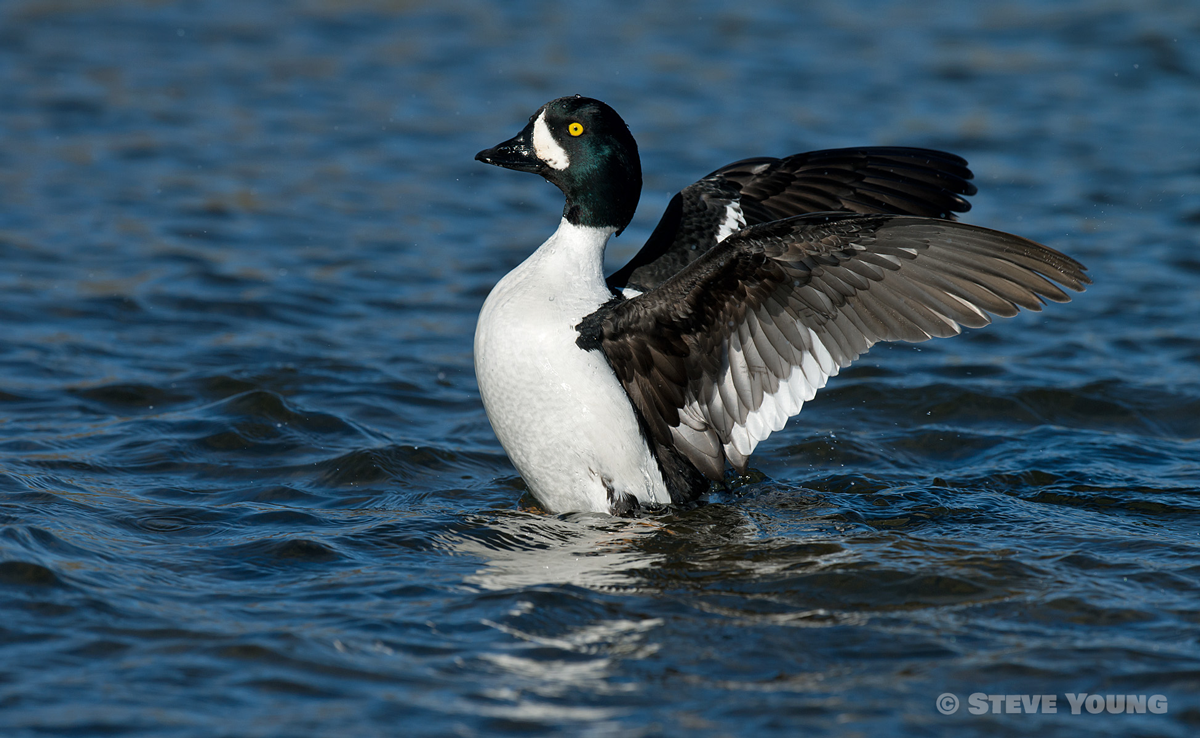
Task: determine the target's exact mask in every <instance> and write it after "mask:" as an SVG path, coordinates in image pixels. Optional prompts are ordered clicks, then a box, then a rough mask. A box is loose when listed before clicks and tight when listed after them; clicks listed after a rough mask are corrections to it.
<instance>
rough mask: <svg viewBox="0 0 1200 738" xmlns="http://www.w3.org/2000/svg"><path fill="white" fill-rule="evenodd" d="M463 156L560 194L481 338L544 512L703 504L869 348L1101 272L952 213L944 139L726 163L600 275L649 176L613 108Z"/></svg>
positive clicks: (507, 425) (477, 347) (959, 199)
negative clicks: (533, 177)
mask: <svg viewBox="0 0 1200 738" xmlns="http://www.w3.org/2000/svg"><path fill="white" fill-rule="evenodd" d="M475 158H476V160H478V161H480V162H483V163H485V164H490V165H494V166H497V167H502V168H505V169H511V170H515V171H518V172H529V173H533V174H537V175H540V176H541V177H543V178H544V179H546V180H547V181H548V182H550V183H551V184H553V185H555V186H557V187H558V189H560V190H561V191H562V194H563V196H564V207H563V212H562V218H561V220H560V221H559V224H558V227H557V229H556V230H555V231H554V233H553V234H552V235H550V237H549V238H548V239H547V240H546V241H545V243H543V244H542V245H541V246H539V247H538V248H537V249H536V250H535V251H533V253H532V254H531V255H530V256H529V257H528V258H527V259H525V260H524V261H523V262H522V263H521V264H520V265H519V266H517V267H516V268H515V269H513V270H512V271H511V272H509V273H508V274H507V275H506V276H504V277H503V278H502V279H500V281H499V282H498V283H497V284H496V285H495V287H494V288H493V289H492V290H491V292H490V293H489V294H488V297H487V299H486V300H485V301H484V303H483V306H482V308H481V310H480V314H479V320H478V323H477V326H476V331H475V340H474V363H475V373H476V378H477V380H478V386H479V393H480V397H481V399H482V402H483V406H484V410H485V412H486V414H487V417H488V420H489V421H490V423H491V425H492V428H493V430H494V431H495V434H496V437H497V438H498V440H499V441H500V444H501V446H502V447H503V448H504V451H505V453H507V455H508V457H509V459H510V460H511V461H512V464H513V466H514V467H515V469H516V470H517V472H518V473H519V474H520V475H521V477H522V478H523V479H524V481H525V484H526V486H527V488H528V490H529V492H530V493H532V495H533V497H534V499H535V500H536V501H537V503H538V506H540V507H541V508H543V509H544V510H545V511H546V512H548V513H552V514H558V513H574V512H584V513H587V512H590V513H602V514H607V515H613V516H632V515H637V514H639V512H640V511H643V510H647V511H649V510H660V509H663V508H669V507H676V508H686V507H688V506H694V505H696V504H700V503H701V502H702V501H703V500H704V499H705V498H707V496H708V495H709V494H710V493H711V492H712V491H713V490H714V489H716V488H718V487H719V486H720V485H722V484H724V483H725V481H726V480H727V476H728V475H731V474H737V475H745V474H746V473H747V472H748V464H749V460H750V456H751V454H752V453H753V452H754V450H755V448H756V447H757V446H758V444H760V443H762V442H763V441H764V440H765V439H766V438H767V437H768V436H770V435H771V433H773V432H775V431H778V430H780V429H782V428H783V427H784V425H785V423H787V421H788V420H789V419H790V418H791V417H793V416H795V415H796V414H798V413H799V412H800V410H801V407H802V406H803V405H804V403H805V402H808V401H810V400H812V399H813V397H814V396H815V394H816V393H817V391H818V390H820V389H821V388H822V387H824V386H825V384H826V383H827V382H828V381H829V379H830V378H831V377H833V376H835V375H837V374H838V372H839V371H840V370H841V369H844V368H845V367H846V366H848V365H849V364H850V363H851V362H852V361H854V360H855V359H856V358H858V357H859V356H861V355H862V354H863V353H864V352H866V351H867V350H868V349H869V348H870V347H871V346H872V345H874V344H876V343H879V342H881V341H908V342H917V341H925V340H928V339H930V338H937V337H948V336H954V335H957V334H959V333H961V332H962V330H963V329H964V328H980V327H983V326H985V325H987V324H988V323H989V322H990V321H991V318H992V316H1000V317H1011V316H1013V315H1016V314H1017V312H1018V311H1019V310H1020V309H1021V308H1025V309H1027V310H1040V309H1041V308H1042V307H1043V305H1044V304H1045V303H1046V302H1047V301H1050V302H1059V303H1062V302H1068V301H1069V300H1070V297H1069V295H1068V294H1067V292H1066V291H1064V288H1065V289H1069V290H1072V291H1076V292H1081V291H1083V290H1084V288H1085V286H1086V285H1087V284H1090V283H1091V280H1090V279H1089V278H1088V276H1087V275H1086V273H1085V272H1086V267H1084V266H1083V265H1082V264H1081V263H1079V262H1078V261H1076V260H1074V259H1072V258H1071V257H1069V256H1066V255H1064V254H1062V253H1060V252H1058V251H1055V250H1054V249H1051V248H1049V247H1047V246H1043V245H1041V244H1039V243H1035V242H1034V241H1030V240H1028V239H1026V238H1022V237H1020V236H1016V235H1011V234H1008V233H1004V232H1000V231H996V230H991V229H988V228H983V227H980V226H975V225H969V224H966V223H963V222H961V221H959V220H957V218H956V213H963V212H966V211H967V210H969V208H970V204H969V203H968V201H967V200H966V197H969V196H971V195H974V194H975V193H976V188H975V187H974V185H972V184H971V183H970V181H969V180H970V179H972V177H973V174H972V172H971V171H970V169H969V168H968V167H967V162H966V161H965V160H964V159H962V158H961V157H958V156H955V155H954V154H949V153H946V152H941V151H935V150H931V149H921V148H910V147H894V146H885V147H859V148H844V149H830V150H822V151H814V152H808V153H801V154H795V155H792V156H787V157H783V158H771V157H758V158H750V159H744V160H741V161H738V162H735V163H733V164H729V165H727V166H724V167H721V168H720V169H717V170H716V171H714V172H712V173H711V174H709V175H707V176H705V177H703V178H701V179H700V180H698V181H696V182H695V183H693V184H691V185H689V186H687V187H686V188H684V189H683V190H681V191H680V192H679V193H678V194H676V195H675V196H674V197H673V198H672V199H671V201H670V203H669V204H668V206H667V208H666V212H665V213H664V214H663V216H662V218H661V220H660V221H659V223H658V225H657V226H656V227H655V228H654V230H653V231H652V232H651V235H650V236H649V238H648V239H647V241H646V243H645V245H644V246H643V247H642V248H641V249H640V250H639V251H638V252H637V253H636V254H635V255H634V257H633V258H632V259H631V260H630V261H629V263H628V264H626V265H625V266H624V267H622V268H621V269H619V270H617V271H616V272H614V273H613V274H611V275H608V276H605V274H604V252H605V248H606V246H607V244H608V242H609V240H610V239H611V238H613V237H614V236H618V235H620V234H621V233H622V232H623V231H624V230H625V228H626V227H627V226H628V225H629V223H630V221H631V220H632V219H633V216H634V212H635V211H636V209H637V205H638V201H639V199H640V197H641V191H642V172H641V160H640V158H639V155H638V147H637V143H636V141H635V140H634V137H633V135H632V133H631V132H630V130H629V127H628V125H626V123H625V121H624V120H623V119H622V118H621V117H620V116H619V115H618V114H617V112H616V111H615V110H613V108H611V107H610V106H609V105H607V104H605V103H604V102H601V101H600V100H596V99H593V98H588V97H583V96H580V95H574V96H568V97H560V98H558V99H555V100H551V101H550V102H548V103H546V104H545V105H542V106H541V107H540V108H538V109H537V110H536V111H534V113H533V115H531V116H530V117H529V120H528V122H527V124H526V125H525V127H524V128H523V129H522V130H521V131H520V132H519V133H518V134H517V135H516V136H514V137H513V138H511V139H509V140H507V141H504V142H503V143H500V144H498V145H496V146H494V147H492V148H489V149H485V150H483V151H480V152H479V153H478V154H477V155H476V156H475ZM730 468H731V469H732V472H730V471H728V470H729V469H730Z"/></svg>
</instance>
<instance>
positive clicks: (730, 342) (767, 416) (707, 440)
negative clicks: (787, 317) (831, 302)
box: [671, 308, 854, 469]
mask: <svg viewBox="0 0 1200 738" xmlns="http://www.w3.org/2000/svg"><path fill="white" fill-rule="evenodd" d="M825 340H832V338H831V337H829V336H826V339H825ZM837 353H842V352H837ZM853 358H854V357H846V359H845V360H844V361H845V363H849V361H850V360H852V359H853ZM841 367H842V364H841V363H839V362H838V361H837V360H836V359H835V358H834V352H831V351H830V348H829V347H828V346H826V344H825V342H824V341H823V340H822V338H821V336H820V335H818V334H817V332H816V331H815V330H813V329H812V328H809V327H807V326H805V325H803V324H801V323H798V322H793V323H791V325H790V326H787V327H781V326H780V325H779V324H778V323H777V322H775V320H773V319H772V316H771V315H770V313H769V312H767V311H766V310H765V309H761V308H760V310H758V311H754V312H750V313H747V314H746V316H745V319H744V320H743V322H742V323H741V324H740V325H739V326H737V329H736V330H735V331H734V332H733V333H732V334H730V336H729V337H728V338H727V339H726V340H725V342H724V343H723V345H722V347H721V372H720V375H719V377H718V378H717V379H716V381H715V382H714V383H713V384H711V385H709V386H708V388H707V390H700V391H701V392H704V393H705V394H706V395H707V396H705V397H696V396H695V394H694V392H695V389H696V388H693V389H690V390H689V392H688V393H687V396H686V397H685V404H684V407H683V409H682V410H681V411H680V414H679V419H680V423H679V425H678V426H677V427H675V428H672V429H671V431H672V435H673V436H675V438H676V440H677V442H678V441H682V442H683V443H685V444H687V445H688V446H690V447H691V448H692V449H694V450H695V451H696V452H698V453H699V454H700V455H702V456H704V457H706V460H711V462H712V465H713V466H712V467H710V468H713V467H715V468H718V469H719V468H720V466H721V465H723V464H722V460H721V458H720V451H724V455H725V458H727V459H728V460H729V462H730V463H731V464H733V465H734V466H735V467H737V468H744V467H745V465H746V462H747V460H748V459H749V457H750V454H752V453H754V449H755V447H757V446H758V444H759V443H760V442H761V441H763V440H765V439H766V438H767V437H768V436H770V435H771V434H772V433H774V432H775V431H777V430H781V429H782V428H783V427H784V425H786V424H787V421H788V418H791V417H792V416H793V415H796V414H797V413H799V412H800V409H801V408H802V407H803V406H804V403H806V402H808V401H809V400H811V399H813V397H815V396H816V394H817V390H819V389H821V388H822V387H824V386H825V383H826V382H828V381H829V378H830V377H832V376H835V375H836V374H837V373H838V371H840V370H841ZM714 431H715V433H714ZM691 458H692V459H693V461H696V460H697V457H696V456H691Z"/></svg>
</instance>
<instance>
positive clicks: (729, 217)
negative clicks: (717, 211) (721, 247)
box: [717, 200, 746, 243]
mask: <svg viewBox="0 0 1200 738" xmlns="http://www.w3.org/2000/svg"><path fill="white" fill-rule="evenodd" d="M745 227H746V217H745V216H744V215H742V206H741V205H740V204H738V202H737V200H734V201H733V202H731V203H729V204H727V205H726V206H725V219H724V220H722V221H721V226H720V227H719V228H718V229H717V243H721V242H722V241H724V240H725V239H726V238H729V236H730V235H732V234H734V233H737V232H738V231H740V230H742V229H743V228H745Z"/></svg>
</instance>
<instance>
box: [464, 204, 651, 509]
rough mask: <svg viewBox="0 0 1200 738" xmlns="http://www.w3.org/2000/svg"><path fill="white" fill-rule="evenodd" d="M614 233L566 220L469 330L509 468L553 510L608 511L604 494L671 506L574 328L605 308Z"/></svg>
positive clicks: (610, 376)
mask: <svg viewBox="0 0 1200 738" xmlns="http://www.w3.org/2000/svg"><path fill="white" fill-rule="evenodd" d="M612 233H613V229H611V228H603V229H602V228H589V227H584V226H576V225H571V224H570V223H568V222H567V221H566V219H563V221H562V222H561V223H560V224H559V226H558V230H557V231H555V233H554V235H553V236H551V237H550V240H548V241H546V243H544V244H542V246H541V248H539V249H538V250H537V251H535V252H534V253H533V255H531V256H530V257H529V258H528V259H526V260H525V262H524V263H522V264H521V265H520V266H519V267H517V268H516V269H514V270H513V271H511V272H509V274H508V276H506V277H505V278H504V279H502V280H500V282H499V284H497V285H496V287H495V288H494V289H493V290H492V292H491V294H490V295H488V298H487V301H486V302H484V304H483V310H482V311H481V312H480V314H479V326H478V327H477V328H476V331H475V374H476V376H477V377H478V380H479V394H480V396H481V397H482V398H483V406H484V409H486V410H487V414H488V419H489V420H490V421H491V423H492V428H493V429H495V431H496V437H497V438H499V439H500V445H502V446H504V450H505V451H506V452H508V456H509V458H510V459H512V462H513V466H515V467H516V468H517V471H518V472H520V473H521V476H522V477H524V479H525V483H526V484H528V485H529V489H530V491H531V492H533V494H534V496H535V497H537V499H538V501H539V502H540V503H541V504H542V505H543V506H544V507H545V508H546V509H547V510H549V511H550V512H567V511H594V512H605V513H606V512H610V507H609V493H608V490H609V488H612V489H613V490H614V491H615V492H617V493H618V494H622V495H626V494H627V495H632V496H633V497H635V498H637V500H638V501H639V502H641V503H643V504H645V503H651V504H656V505H665V504H669V503H670V501H671V499H670V495H669V494H668V492H667V488H666V484H665V482H664V481H663V478H662V474H661V473H660V472H659V470H658V463H657V462H656V461H655V459H654V456H653V455H652V454H651V452H650V448H649V447H648V446H647V444H646V442H645V440H644V438H643V437H642V433H641V429H640V427H639V426H638V420H637V417H636V416H635V414H634V411H633V405H632V404H631V403H630V401H629V397H628V395H626V394H625V389H624V388H623V387H622V386H621V383H620V382H619V381H618V380H617V376H616V374H614V373H613V370H612V368H611V367H610V366H609V364H608V361H607V360H606V359H605V358H604V355H603V354H601V353H600V352H599V351H584V350H582V349H580V348H579V346H578V345H577V344H576V343H575V341H576V339H577V338H579V332H578V331H577V330H576V328H575V326H577V325H578V324H579V321H580V320H582V319H583V318H584V317H585V316H587V315H590V314H591V313H593V312H594V311H595V310H596V309H597V308H598V307H600V306H601V305H603V304H604V303H605V302H607V301H608V300H609V299H610V298H611V297H612V293H611V292H609V291H608V288H607V287H606V286H605V284H604V273H603V271H602V264H603V258H604V246H605V244H606V243H607V241H608V238H609V236H611V235H612Z"/></svg>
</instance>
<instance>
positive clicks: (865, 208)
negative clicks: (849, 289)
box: [608, 146, 975, 292]
mask: <svg viewBox="0 0 1200 738" xmlns="http://www.w3.org/2000/svg"><path fill="white" fill-rule="evenodd" d="M971 176H972V175H971V170H970V169H968V168H967V162H966V161H965V160H964V159H962V158H960V157H957V156H955V155H953V154H947V153H945V152H941V151H933V150H931V149H918V148H908V147H901V146H890V147H889V146H876V147H862V148H848V149H829V150H825V151H813V152H809V153H805V154H796V155H794V156H789V157H786V158H783V159H772V158H757V159H745V160H743V161H739V162H735V163H733V164H729V165H728V166H725V167H722V168H720V169H718V170H717V171H715V172H713V173H712V174H709V175H708V176H707V177H705V178H703V179H701V180H700V181H698V182H696V183H695V184H692V185H690V186H689V187H687V188H685V189H684V190H683V191H682V192H680V193H678V194H677V195H675V197H674V198H672V200H671V202H670V204H669V205H668V206H667V210H666V212H665V213H664V214H663V217H662V219H661V220H660V221H659V223H658V226H657V227H656V228H655V229H654V232H653V233H652V234H651V235H650V238H649V239H648V240H647V241H646V245H645V246H643V247H642V250H641V251H639V252H638V254H637V255H636V256H634V258H633V259H632V260H631V261H630V262H629V263H628V264H626V265H625V266H624V267H623V268H621V269H620V270H618V271H617V272H616V273H615V274H613V275H612V276H611V277H609V279H608V286H609V287H610V288H611V289H613V290H620V289H622V288H624V287H634V288H636V289H638V290H641V291H643V292H644V291H646V290H649V289H652V288H654V287H656V286H658V285H659V284H662V283H663V282H664V281H666V280H667V279H669V278H670V277H671V276H672V275H674V274H675V273H676V272H678V271H679V270H680V269H682V268H683V267H685V266H687V265H688V264H690V263H691V262H692V261H694V260H695V259H697V258H699V257H700V256H701V255H702V254H704V253H705V252H706V251H708V250H709V249H711V248H712V247H713V246H715V245H716V243H717V240H716V229H717V226H718V225H719V224H720V223H721V222H722V221H723V220H724V219H725V217H726V206H727V205H728V204H729V203H731V202H736V203H737V204H738V206H739V207H740V208H741V211H742V214H743V216H744V218H745V224H746V225H747V226H752V225H757V224H760V223H768V222H771V221H774V220H779V219H781V218H787V217H790V216H793V215H800V214H803V213H816V212H826V211H847V212H855V213H892V214H896V215H921V216H925V217H933V218H946V219H953V217H954V215H953V214H954V213H955V212H966V211H967V210H970V208H971V205H970V203H968V202H967V201H966V199H965V198H964V196H969V195H974V194H975V186H974V185H972V184H971V183H970V182H969V181H968V180H969V179H971Z"/></svg>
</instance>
